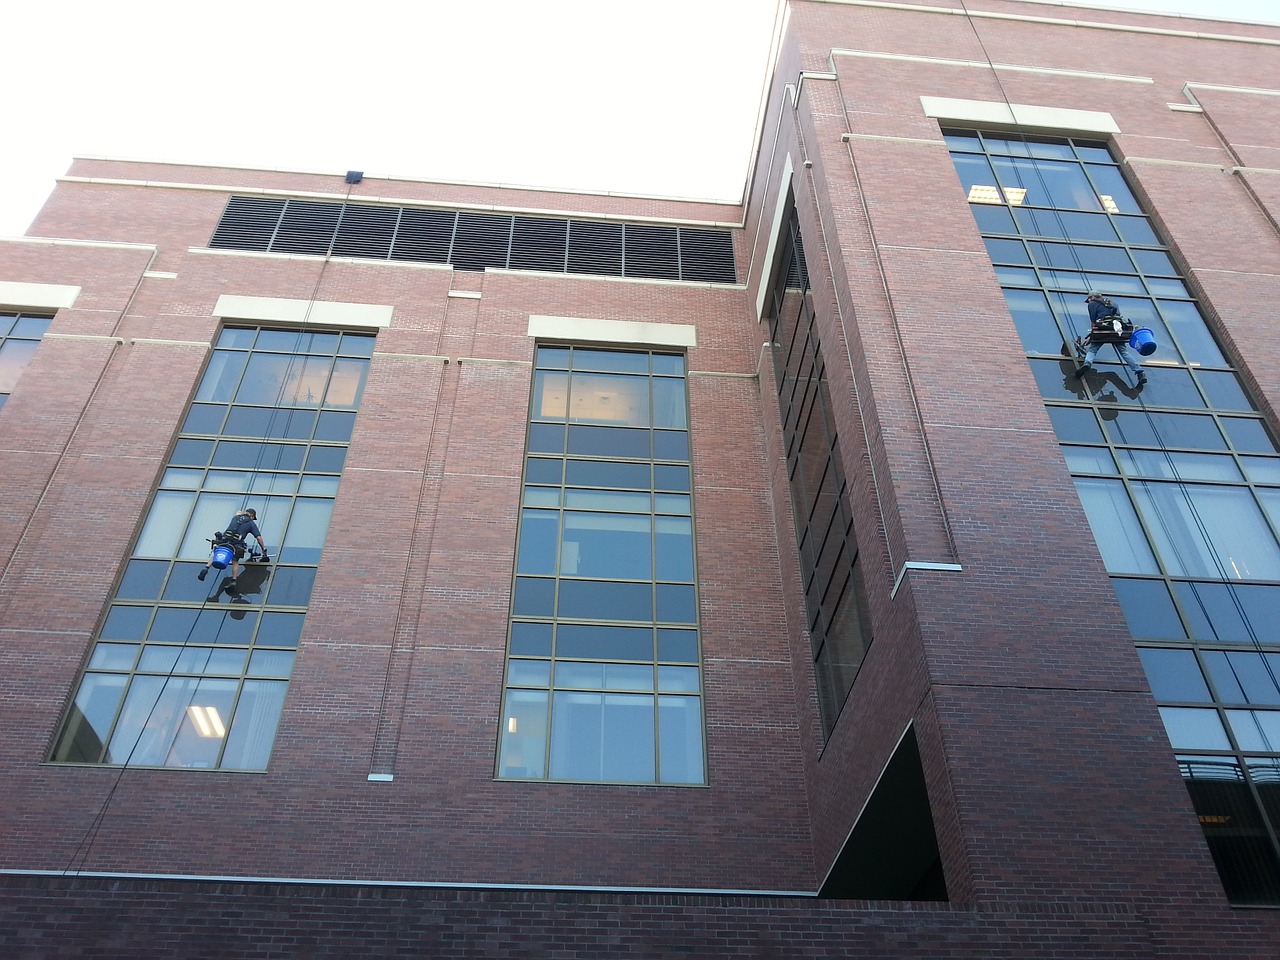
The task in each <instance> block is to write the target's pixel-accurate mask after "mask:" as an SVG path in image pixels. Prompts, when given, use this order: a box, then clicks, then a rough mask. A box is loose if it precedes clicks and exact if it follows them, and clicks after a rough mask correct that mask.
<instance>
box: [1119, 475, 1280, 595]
mask: <svg viewBox="0 0 1280 960" xmlns="http://www.w3.org/2000/svg"><path fill="white" fill-rule="evenodd" d="M1134 496H1135V498H1136V499H1137V502H1138V509H1139V511H1140V512H1141V513H1142V515H1143V517H1144V519H1145V520H1146V522H1147V528H1148V529H1149V530H1150V531H1151V535H1152V537H1153V538H1154V540H1155V544H1156V550H1157V552H1158V553H1159V555H1160V558H1161V560H1162V561H1163V563H1164V566H1165V568H1166V569H1167V570H1168V571H1169V572H1170V573H1172V574H1174V575H1175V576H1187V577H1210V578H1213V577H1226V578H1229V579H1232V580H1280V545H1278V544H1277V543H1276V539H1275V537H1274V536H1273V535H1272V534H1271V531H1270V529H1269V528H1268V526H1267V524H1266V521H1265V520H1264V519H1263V516H1262V511H1261V510H1259V509H1258V504H1257V502H1256V501H1255V500H1254V498H1253V494H1252V493H1250V491H1249V490H1248V489H1246V488H1243V487H1220V486H1215V485H1212V484H1174V483H1148V482H1145V481H1140V482H1138V483H1135V484H1134Z"/></svg>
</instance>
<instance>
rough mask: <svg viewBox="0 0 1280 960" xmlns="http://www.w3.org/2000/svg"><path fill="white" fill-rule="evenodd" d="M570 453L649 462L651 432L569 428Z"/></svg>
mask: <svg viewBox="0 0 1280 960" xmlns="http://www.w3.org/2000/svg"><path fill="white" fill-rule="evenodd" d="M568 450H569V453H571V454H574V455H577V456H590V457H629V458H631V459H633V460H641V459H643V460H648V459H649V457H650V450H649V431H648V430H632V429H625V428H621V429H619V428H612V427H580V426H574V427H570V428H569V447H568Z"/></svg>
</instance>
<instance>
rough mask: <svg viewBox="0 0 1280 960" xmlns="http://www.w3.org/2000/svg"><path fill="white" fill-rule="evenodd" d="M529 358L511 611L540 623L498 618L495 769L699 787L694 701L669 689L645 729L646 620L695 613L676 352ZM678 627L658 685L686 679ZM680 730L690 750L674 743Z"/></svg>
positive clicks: (693, 663)
mask: <svg viewBox="0 0 1280 960" xmlns="http://www.w3.org/2000/svg"><path fill="white" fill-rule="evenodd" d="M537 358H538V369H535V371H534V374H533V383H532V391H531V398H530V400H531V403H530V420H531V422H530V425H529V440H528V451H527V453H529V454H534V453H536V454H538V455H537V456H527V457H526V460H525V477H524V490H523V493H522V497H521V499H522V502H523V509H522V512H521V522H520V528H519V534H518V538H517V545H516V572H517V574H518V576H517V577H516V579H515V584H514V589H513V593H512V604H511V612H512V617H513V618H516V617H520V618H534V617H537V618H543V619H544V620H545V621H548V622H543V623H535V622H531V621H530V620H527V619H519V620H516V619H513V622H512V623H511V632H510V637H509V643H508V661H507V678H506V686H507V690H506V695H505V699H504V711H503V719H502V724H503V728H502V729H501V731H500V746H499V750H498V757H497V765H496V770H497V775H498V776H499V777H514V778H534V779H541V778H551V779H563V780H594V781H600V780H603V781H612V782H642V783H653V782H664V783H666V782H670V783H702V782H704V780H705V771H704V768H703V766H704V765H703V760H702V746H701V703H700V701H699V700H698V699H697V698H696V697H691V696H682V697H674V699H676V700H680V701H681V703H680V704H678V705H675V706H672V707H671V709H670V710H669V711H668V712H669V713H671V715H672V717H673V718H674V717H677V716H679V717H682V718H683V719H681V720H680V721H679V722H677V721H676V720H675V719H673V720H672V721H671V722H670V723H665V725H660V724H659V723H658V722H657V715H656V709H655V708H656V698H655V696H654V689H655V688H654V684H655V670H656V669H657V664H656V662H655V657H656V655H657V653H656V648H655V629H654V628H655V625H656V622H657V620H656V619H655V618H661V617H664V616H671V617H673V618H674V619H677V620H678V621H680V622H688V623H690V624H693V623H695V622H696V595H695V593H694V588H693V585H692V583H693V578H694V563H693V527H692V516H691V514H692V510H693V504H692V498H691V497H690V496H689V493H688V491H689V489H690V476H689V467H688V456H689V453H688V433H687V427H688V412H687V411H688V396H687V393H686V389H685V381H684V379H683V372H684V358H683V356H680V355H676V354H662V353H649V352H646V351H636V350H617V351H615V350H596V349H592V350H584V349H580V348H577V347H567V348H547V347H539V348H538V351H537ZM554 421H563V422H564V424H561V423H556V422H554ZM566 425H567V429H566ZM655 458H660V459H665V460H669V461H673V462H670V463H661V464H655V463H654V460H655ZM658 490H662V491H673V492H670V493H666V492H664V493H662V494H658V493H657V491H658ZM655 562H656V565H657V568H658V573H657V577H658V578H659V579H673V580H683V581H687V582H685V583H678V584H669V583H664V584H657V583H655ZM673 591H677V592H673ZM655 607H656V609H655ZM681 632H682V633H685V634H688V635H689V636H691V637H692V640H688V639H687V638H682V639H683V640H684V642H677V641H676V640H674V639H672V640H670V641H669V642H668V643H667V644H666V646H667V648H668V651H667V652H668V654H669V655H670V656H671V657H673V658H675V657H680V658H682V659H680V660H679V661H678V662H682V663H685V664H688V665H687V666H682V667H677V668H672V669H674V670H679V671H683V672H682V673H678V674H675V673H673V674H672V675H671V676H670V678H669V682H670V686H669V687H668V688H667V689H668V691H669V694H675V693H684V692H685V691H687V692H688V693H696V692H697V691H698V690H699V689H700V669H699V667H698V666H697V662H698V657H697V635H696V631H695V630H688V631H681ZM553 635H554V644H553V642H552V636H553ZM553 646H554V657H555V660H554V669H553V668H552V664H553V661H551V660H549V659H547V658H549V657H550V656H551V655H552V653H553V650H552V648H553ZM533 657H536V658H538V659H529V658H533ZM690 705H692V709H694V710H696V711H697V716H696V717H694V718H689V717H685V716H684V715H683V713H682V712H681V711H684V712H687V710H688V709H690ZM678 708H679V709H678ZM664 729H665V730H668V731H670V734H669V735H670V736H671V737H673V738H674V739H673V742H672V744H670V750H671V761H670V762H669V763H665V762H664V764H663V766H662V771H661V772H660V771H659V769H658V764H657V760H656V756H657V753H658V751H659V750H660V749H665V746H664V745H663V744H662V742H661V741H662V738H663V737H664V736H666V735H667V734H664V733H662V730H664ZM690 730H692V731H694V732H696V734H697V738H698V742H697V744H696V745H695V746H690V745H687V744H684V743H682V742H680V740H681V739H682V738H685V737H687V736H689V735H690V733H689V731H690ZM681 758H683V759H681Z"/></svg>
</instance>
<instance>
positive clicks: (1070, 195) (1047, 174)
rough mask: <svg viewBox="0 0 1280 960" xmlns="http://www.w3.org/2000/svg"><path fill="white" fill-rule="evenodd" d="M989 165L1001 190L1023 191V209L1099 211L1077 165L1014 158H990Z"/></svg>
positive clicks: (1100, 205)
mask: <svg viewBox="0 0 1280 960" xmlns="http://www.w3.org/2000/svg"><path fill="white" fill-rule="evenodd" d="M991 163H992V165H993V166H994V167H995V170H996V175H997V176H998V177H999V178H1000V184H1001V186H1002V187H1005V188H1014V189H1019V190H1026V195H1025V197H1024V198H1023V200H1022V204H1023V205H1024V206H1032V207H1060V208H1063V209H1067V210H1101V209H1102V204H1101V203H1100V202H1099V200H1098V197H1097V194H1095V193H1094V191H1093V187H1091V186H1090V185H1089V181H1088V180H1086V179H1085V177H1084V171H1082V170H1081V169H1080V165H1079V164H1078V163H1074V162H1060V161H1056V160H1031V159H1024V158H1018V157H992V158H991Z"/></svg>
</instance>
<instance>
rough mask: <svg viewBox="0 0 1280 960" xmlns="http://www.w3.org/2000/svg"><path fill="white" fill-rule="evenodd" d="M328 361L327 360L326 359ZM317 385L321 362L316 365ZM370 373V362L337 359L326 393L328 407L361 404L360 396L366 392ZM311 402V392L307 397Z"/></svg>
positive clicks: (307, 400)
mask: <svg viewBox="0 0 1280 960" xmlns="http://www.w3.org/2000/svg"><path fill="white" fill-rule="evenodd" d="M326 362H327V361H326ZM315 369H316V373H315V376H316V377H317V381H316V383H317V385H318V384H319V379H318V378H319V376H320V374H319V370H320V369H321V365H320V364H316V365H315ZM368 374H369V364H368V362H366V361H364V360H337V361H335V362H334V364H333V375H332V377H331V378H330V379H329V388H328V390H327V391H326V392H325V394H324V403H325V406H328V407H356V406H359V405H360V397H361V396H362V395H363V394H364V384H365V378H366V377H367V376H368ZM306 402H307V403H308V404H310V403H311V402H312V401H311V396H310V394H308V395H307V397H306Z"/></svg>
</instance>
